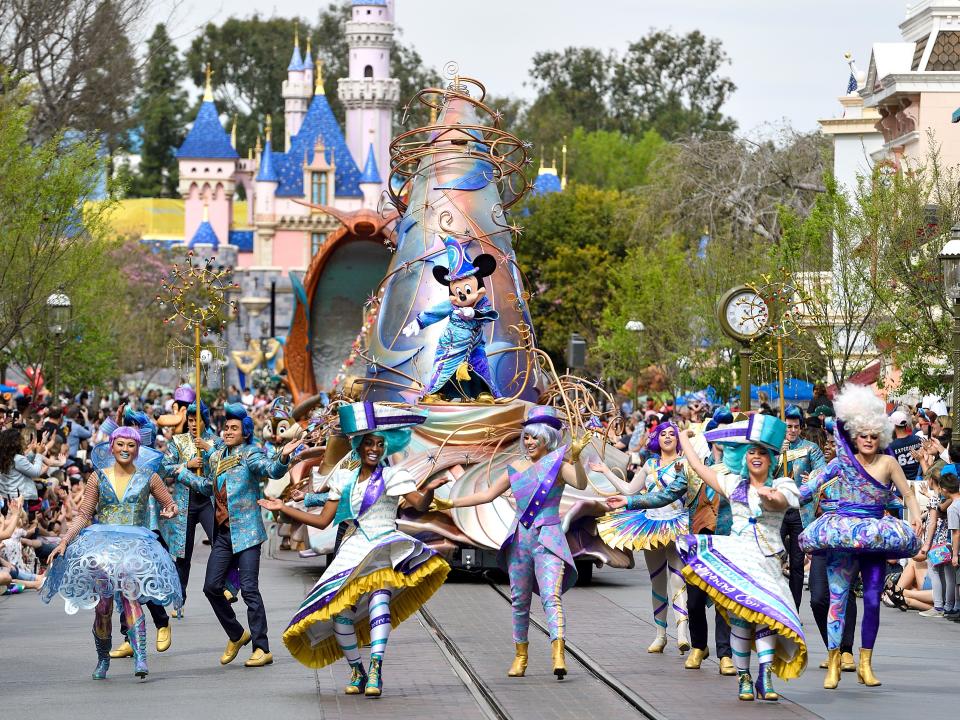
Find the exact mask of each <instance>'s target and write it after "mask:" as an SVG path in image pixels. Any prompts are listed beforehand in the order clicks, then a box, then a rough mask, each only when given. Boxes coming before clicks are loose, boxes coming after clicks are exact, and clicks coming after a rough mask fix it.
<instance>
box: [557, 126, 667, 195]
mask: <svg viewBox="0 0 960 720" xmlns="http://www.w3.org/2000/svg"><path fill="white" fill-rule="evenodd" d="M665 144H666V143H665V142H664V141H663V138H661V137H660V136H659V135H658V134H657V133H656V132H654V131H652V130H650V131H648V132H646V133H644V134H643V135H641V136H640V137H638V138H633V137H630V136H628V135H624V134H623V133H620V132H618V131H611V130H596V131H594V132H587V131H585V130H584V129H583V128H577V129H575V130H574V131H573V135H571V136H570V138H569V139H568V140H567V150H568V153H567V167H568V176H569V179H570V180H571V181H573V182H577V183H586V184H589V185H593V186H595V187H600V188H610V189H615V190H629V189H633V188H638V187H640V186H642V185H645V184H647V183H648V181H649V180H650V178H649V175H648V173H649V171H650V168H651V166H652V165H653V163H654V162H655V161H656V160H657V158H658V157H659V155H660V153H661V152H664V150H665V148H664V146H665ZM555 156H556V151H555V149H554V157H555Z"/></svg>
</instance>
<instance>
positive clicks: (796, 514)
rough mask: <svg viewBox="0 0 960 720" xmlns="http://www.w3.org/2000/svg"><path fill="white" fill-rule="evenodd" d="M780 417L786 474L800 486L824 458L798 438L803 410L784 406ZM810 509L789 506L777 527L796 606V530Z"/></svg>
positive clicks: (800, 558)
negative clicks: (784, 426) (784, 437)
mask: <svg viewBox="0 0 960 720" xmlns="http://www.w3.org/2000/svg"><path fill="white" fill-rule="evenodd" d="M784 416H785V418H786V421H787V472H786V475H787V477H789V478H793V481H794V482H795V483H796V484H797V485H800V484H801V483H803V482H804V481H805V480H806V479H807V477H809V475H810V473H812V472H814V471H816V470H819V469H820V468H823V467H826V465H827V461H826V460H825V459H824V457H823V452H822V451H821V450H820V448H819V447H818V446H817V445H816V443H812V442H810V441H809V440H806V439H804V438H802V437H800V431H801V429H802V428H803V410H801V409H800V408H799V407H797V406H796V405H788V406H787V408H786V410H785V412H784ZM807 508H809V509H807ZM812 510H813V508H812V507H811V506H810V505H807V506H805V507H801V508H789V509H788V510H787V513H786V515H784V516H783V526H782V527H781V528H780V539H781V540H782V541H783V546H784V548H786V550H787V560H788V561H789V563H790V592H791V593H793V600H794V602H796V604H797V607H800V601H801V599H802V598H803V564H804V554H803V551H801V550H800V533H802V532H803V528H804V527H806V526H807V525H808V524H810V521H811V520H812V519H813V517H812V515H811V512H812Z"/></svg>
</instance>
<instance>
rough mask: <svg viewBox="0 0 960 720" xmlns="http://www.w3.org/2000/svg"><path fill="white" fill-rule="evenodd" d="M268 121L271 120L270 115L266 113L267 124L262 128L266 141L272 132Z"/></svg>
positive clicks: (268, 140)
mask: <svg viewBox="0 0 960 720" xmlns="http://www.w3.org/2000/svg"><path fill="white" fill-rule="evenodd" d="M270 122H271V121H270V116H269V115H267V125H266V127H265V128H264V131H263V132H264V134H265V135H266V136H267V142H270V136H271V135H272V133H273V128H272V127H271V125H270Z"/></svg>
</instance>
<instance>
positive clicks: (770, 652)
mask: <svg viewBox="0 0 960 720" xmlns="http://www.w3.org/2000/svg"><path fill="white" fill-rule="evenodd" d="M786 429H787V428H786V425H785V424H784V422H783V421H782V420H780V419H779V418H776V417H773V416H770V415H752V416H751V417H750V418H749V419H748V420H746V421H742V422H738V423H732V424H731V425H729V426H727V427H726V428H718V429H716V430H712V431H710V432H708V433H706V435H705V437H706V439H707V440H708V441H710V442H720V443H722V447H723V449H724V457H723V467H721V466H715V468H710V467H707V466H706V465H705V464H704V463H703V462H701V461H700V459H699V458H698V457H696V454H695V452H693V451H692V445H691V440H690V438H689V437H687V435H686V433H684V434H683V435H682V436H681V439H680V440H681V446H682V447H683V449H684V451H685V454H686V456H687V459H688V461H689V462H690V464H691V466H692V467H693V468H694V470H696V472H697V473H698V474H699V475H700V476H701V477H702V478H703V480H704V481H705V482H706V483H707V484H708V485H710V486H711V487H713V488H714V490H716V491H717V492H718V493H720V494H721V495H723V496H724V497H726V498H727V499H728V500H729V501H730V508H731V510H732V513H733V525H732V527H731V530H730V535H729V536H727V537H723V536H717V535H687V536H685V537H682V538H680V539H679V540H678V541H677V545H678V547H679V548H680V556H681V558H682V559H683V561H684V563H686V565H685V567H684V568H683V575H684V577H685V578H686V579H687V582H689V583H690V584H691V585H697V586H698V587H700V589H701V590H703V591H704V592H706V593H707V594H708V595H709V596H710V597H711V598H713V600H714V602H715V603H716V604H717V605H718V606H719V607H720V608H721V610H722V611H723V612H724V613H725V614H726V616H727V619H728V620H729V622H730V629H731V635H730V642H731V645H732V646H733V655H734V664H735V665H736V667H737V673H738V675H739V677H740V683H739V697H740V699H741V700H753V699H754V697H755V695H754V685H753V680H752V678H751V676H750V655H751V648H752V647H754V646H755V647H756V649H757V656H758V659H759V661H760V668H759V673H758V677H757V682H756V691H757V693H758V694H759V695H760V697H761V698H763V699H764V700H773V701H775V700H778V699H779V695H778V694H777V693H776V692H775V691H774V689H773V685H772V677H771V673H775V674H776V675H778V676H779V677H781V678H784V679H790V678H795V677H798V676H799V675H800V674H801V673H802V672H803V670H804V668H805V667H806V664H807V646H806V639H805V637H804V634H803V627H802V626H801V624H800V617H799V615H798V613H797V606H796V603H794V601H793V595H792V594H791V592H790V586H789V585H788V584H787V581H786V578H784V577H783V572H782V570H781V565H780V555H781V554H782V553H783V544H782V542H781V540H780V526H781V524H782V523H783V516H784V512H785V510H786V509H787V508H788V507H794V508H795V507H799V496H800V493H799V490H798V489H797V486H796V484H795V483H794V482H793V480H791V479H790V478H787V477H781V478H777V479H774V478H773V473H774V470H775V468H776V458H777V455H778V451H779V450H780V448H781V447H782V445H783V441H784V438H785V437H786Z"/></svg>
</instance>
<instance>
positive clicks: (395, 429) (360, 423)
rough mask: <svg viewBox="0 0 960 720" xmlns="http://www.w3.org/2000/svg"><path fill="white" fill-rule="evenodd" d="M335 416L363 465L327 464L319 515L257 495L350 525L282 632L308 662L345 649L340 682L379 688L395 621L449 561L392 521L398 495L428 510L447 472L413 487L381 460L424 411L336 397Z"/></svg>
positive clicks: (320, 522) (357, 688)
mask: <svg viewBox="0 0 960 720" xmlns="http://www.w3.org/2000/svg"><path fill="white" fill-rule="evenodd" d="M339 416H340V429H341V431H342V432H343V433H344V434H346V435H347V436H348V437H349V438H350V442H351V445H352V446H353V455H352V459H353V460H356V461H359V465H358V466H356V467H354V468H343V469H340V470H337V471H335V472H334V473H333V475H332V477H331V478H330V480H329V486H330V494H329V496H328V500H327V502H326V504H325V505H324V506H323V510H322V511H321V512H320V515H311V514H310V513H306V512H303V511H301V510H297V509H295V508H291V507H287V506H286V505H284V504H283V502H282V501H281V500H261V501H260V505H261V506H263V507H265V508H267V509H268V510H273V511H275V512H282V513H283V514H284V515H286V516H287V517H289V518H291V519H292V520H295V521H297V522H301V523H303V524H304V525H309V526H311V527H315V528H320V529H321V530H322V529H324V528H326V527H328V526H329V525H330V524H331V523H334V524H335V525H339V524H340V523H341V522H346V523H347V524H348V525H349V529H348V530H347V533H346V535H345V536H344V539H343V541H342V543H341V544H340V547H339V550H338V551H337V554H336V556H335V557H334V559H333V561H332V562H331V563H330V565H329V566H328V567H327V569H326V571H325V572H324V573H323V575H322V576H321V577H320V579H319V580H318V581H317V583H316V585H314V586H313V589H312V590H311V591H310V592H309V593H308V594H307V597H306V598H305V599H304V601H303V603H302V604H301V605H300V609H299V610H297V613H296V615H294V616H293V619H292V620H291V621H290V625H289V626H288V627H287V629H286V631H285V632H284V633H283V642H284V644H285V645H286V646H287V649H288V650H289V651H290V654H291V655H293V656H294V657H295V658H296V659H297V660H299V661H300V662H301V663H303V664H304V665H306V666H307V667H313V668H319V667H324V666H326V665H329V664H330V663H332V662H334V661H336V660H337V658H339V657H341V656H343V657H345V658H346V659H347V662H348V663H349V664H350V667H351V668H352V669H353V673H352V675H351V678H350V682H349V683H348V684H347V686H346V688H345V689H344V692H345V693H346V694H347V695H359V694H361V693H363V694H364V695H366V696H367V697H379V696H380V694H381V693H382V692H383V670H382V664H383V656H384V652H385V650H386V648H387V640H388V639H389V637H390V628H391V626H393V625H399V624H400V623H401V622H403V621H404V620H406V619H407V618H408V617H409V616H410V615H411V614H413V613H414V612H416V611H417V609H418V608H419V607H420V606H421V605H423V604H424V603H425V602H426V601H427V600H428V599H429V598H430V597H431V596H432V595H433V594H434V593H435V592H436V591H437V589H438V588H439V587H440V586H441V585H442V584H443V581H444V580H445V579H446V577H447V573H448V572H449V571H450V566H449V565H447V562H446V561H445V560H444V559H443V558H441V557H440V556H439V555H437V554H436V553H435V552H433V551H432V550H430V549H429V548H428V547H426V546H425V545H424V544H423V543H422V542H420V541H419V540H417V539H415V538H412V537H410V536H409V535H406V534H404V533H402V532H400V531H399V530H397V509H398V505H399V502H400V499H401V498H403V499H404V500H406V502H408V503H409V504H410V505H411V506H412V507H414V508H415V509H417V510H419V511H421V512H422V511H425V510H426V509H427V508H428V507H429V506H430V503H431V501H432V500H433V491H434V489H435V488H437V487H439V486H440V485H442V484H443V483H444V482H446V478H445V477H443V476H441V477H440V478H438V479H436V480H433V481H431V482H430V483H428V484H427V485H426V486H425V487H424V488H423V489H422V490H418V489H417V484H416V482H415V480H414V478H413V476H412V475H411V474H410V473H409V472H408V471H406V470H404V469H402V468H392V467H388V466H386V462H387V459H388V458H389V457H390V456H393V455H396V454H397V453H399V452H402V451H403V450H404V449H405V448H406V447H407V445H408V444H409V443H410V436H411V434H412V432H411V426H413V425H417V424H420V423H423V422H424V421H425V420H426V414H424V413H423V412H422V411H419V410H415V409H414V408H411V407H408V406H394V405H385V404H380V403H364V402H360V403H352V404H350V405H344V406H342V407H340V408H339ZM366 644H369V645H370V666H369V671H368V670H365V669H364V667H363V661H362V660H361V659H360V646H361V645H366Z"/></svg>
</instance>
